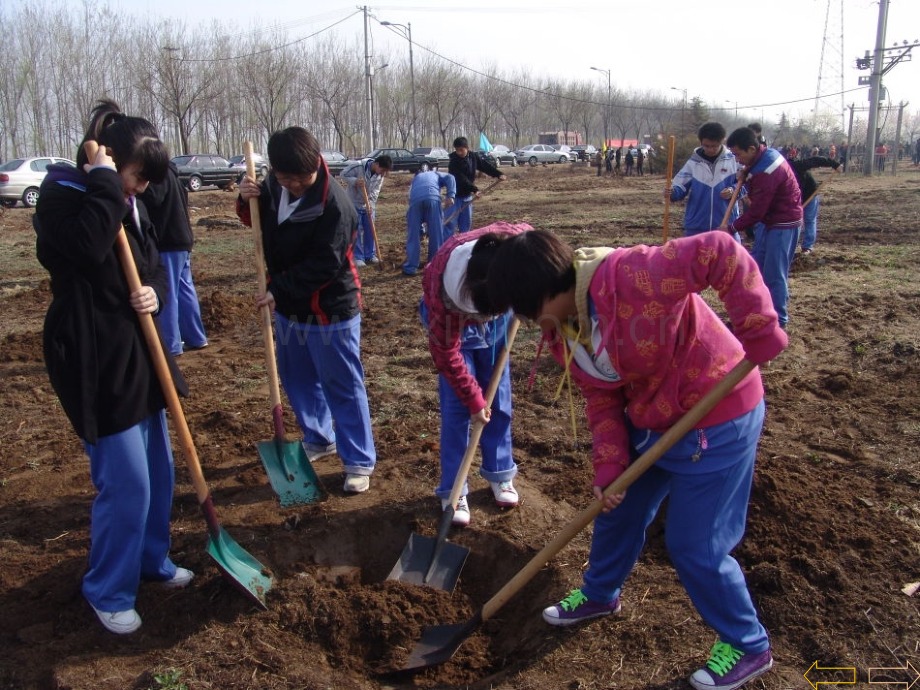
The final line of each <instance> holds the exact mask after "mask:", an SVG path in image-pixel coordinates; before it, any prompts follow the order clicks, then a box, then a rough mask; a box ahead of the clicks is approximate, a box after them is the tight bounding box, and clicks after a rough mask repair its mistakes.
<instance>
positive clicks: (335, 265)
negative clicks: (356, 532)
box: [236, 127, 377, 493]
mask: <svg viewBox="0 0 920 690" xmlns="http://www.w3.org/2000/svg"><path fill="white" fill-rule="evenodd" d="M268 159H269V162H270V163H271V172H269V174H268V176H267V177H266V178H265V179H264V180H263V181H262V183H261V184H259V183H258V182H256V181H255V180H253V179H252V178H251V177H248V176H246V177H244V178H243V179H242V181H241V182H240V198H239V199H238V200H237V207H236V212H237V215H238V216H239V217H240V220H242V222H243V223H244V224H246V225H251V223H252V218H251V217H250V209H249V200H250V199H256V198H257V199H258V200H259V211H260V219H261V223H262V246H263V252H264V255H265V265H266V270H267V280H268V285H267V288H268V289H267V291H266V293H265V296H264V297H259V298H257V299H256V306H257V307H258V308H262V307H263V306H265V305H268V306H269V307H271V308H272V309H273V310H274V312H275V351H276V356H277V360H278V373H279V376H280V378H281V384H282V386H283V387H284V391H285V392H286V393H287V396H288V399H289V400H290V401H291V407H292V408H293V410H294V414H295V415H296V417H297V421H298V423H299V424H300V428H301V430H302V431H303V444H304V450H305V451H306V453H307V457H308V458H309V459H310V461H311V462H312V461H314V460H317V459H319V458H320V457H323V456H325V455H330V454H332V453H335V452H338V454H339V457H341V458H342V463H343V465H344V469H345V484H344V487H343V490H344V491H345V492H346V493H362V492H364V491H367V490H368V488H369V487H370V476H371V474H373V472H374V466H375V465H376V462H377V454H376V451H375V449H374V439H373V436H372V434H371V416H370V408H369V406H368V401H367V390H366V389H365V387H364V367H363V366H362V365H361V295H360V291H361V282H360V280H359V278H358V271H357V269H356V268H355V260H354V256H353V250H354V244H355V237H356V235H357V230H358V214H357V212H356V211H355V208H354V205H353V204H352V203H351V202H350V201H349V199H348V195H347V194H346V192H345V190H344V189H342V187H341V186H340V185H339V184H337V183H336V182H335V181H334V180H333V179H332V177H331V176H330V175H329V169H328V168H327V167H326V162H325V161H324V160H323V157H322V156H321V155H320V146H319V142H318V141H317V140H316V138H315V137H314V136H313V135H312V134H311V133H310V132H308V131H307V130H305V129H303V128H302V127H288V128H287V129H285V130H282V131H279V132H275V133H274V134H272V135H271V137H270V138H269V140H268ZM333 422H334V423H335V427H334V428H333Z"/></svg>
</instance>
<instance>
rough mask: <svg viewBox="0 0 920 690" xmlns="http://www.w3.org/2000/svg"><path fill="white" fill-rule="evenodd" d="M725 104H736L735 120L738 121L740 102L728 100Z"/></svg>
mask: <svg viewBox="0 0 920 690" xmlns="http://www.w3.org/2000/svg"><path fill="white" fill-rule="evenodd" d="M725 102H726V103H734V104H735V119H736V120H737V119H738V101H729V100H726V101H725Z"/></svg>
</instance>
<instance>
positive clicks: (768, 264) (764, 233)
mask: <svg viewBox="0 0 920 690" xmlns="http://www.w3.org/2000/svg"><path fill="white" fill-rule="evenodd" d="M798 244H799V228H766V227H764V226H762V225H760V226H758V227H757V228H756V229H755V231H754V246H753V247H752V248H751V256H753V257H754V261H756V262H757V267H758V268H759V269H760V272H761V274H763V281H764V283H766V286H767V289H768V290H769V291H770V297H771V298H772V299H773V308H774V309H775V310H776V314H777V316H778V317H779V325H780V326H782V327H783V328H785V327H786V324H787V323H788V322H789V312H788V311H787V309H786V305H787V304H788V302H789V269H790V267H791V266H792V260H793V259H794V258H795V248H796V247H797V246H798Z"/></svg>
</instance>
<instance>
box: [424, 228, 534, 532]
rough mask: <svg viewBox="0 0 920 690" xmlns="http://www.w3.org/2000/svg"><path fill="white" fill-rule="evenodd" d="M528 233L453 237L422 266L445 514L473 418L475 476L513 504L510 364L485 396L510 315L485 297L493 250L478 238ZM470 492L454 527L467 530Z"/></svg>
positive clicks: (502, 501) (501, 502)
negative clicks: (478, 458)
mask: <svg viewBox="0 0 920 690" xmlns="http://www.w3.org/2000/svg"><path fill="white" fill-rule="evenodd" d="M530 229H531V227H530V226H529V225H525V224H518V225H511V224H509V223H495V224H493V225H488V226H486V227H484V228H480V229H478V230H473V231H471V232H466V233H463V234H460V235H451V236H450V237H449V238H448V239H447V241H446V242H445V243H444V244H442V245H441V248H440V249H439V250H438V251H437V253H436V254H435V255H434V258H433V259H432V260H431V262H430V263H429V264H428V266H427V267H426V268H425V274H424V276H423V278H422V288H423V290H424V297H423V298H422V302H421V304H420V306H419V310H420V312H421V317H422V323H424V324H425V326H426V328H427V330H428V349H429V350H430V352H431V358H432V359H433V360H434V363H435V366H436V367H437V369H438V395H439V399H440V405H441V481H440V484H439V485H438V488H437V489H436V490H435V493H436V494H437V496H438V497H439V498H440V499H441V504H442V505H441V509H442V510H447V509H448V507H449V506H448V499H449V497H450V494H451V489H452V488H453V485H454V480H455V479H456V477H457V472H458V470H459V468H460V466H461V464H462V461H463V456H464V452H465V451H466V447H467V444H468V442H469V439H470V426H471V423H472V422H473V421H477V420H478V421H479V422H480V423H482V424H485V426H484V427H483V430H482V437H481V440H480V444H479V447H480V449H481V450H482V468H481V470H480V474H481V475H482V477H483V478H484V479H485V480H486V481H488V482H489V486H490V487H491V489H492V495H493V496H494V498H495V503H496V504H497V505H498V506H499V507H501V508H513V507H514V506H516V505H517V504H518V493H517V491H516V490H515V488H514V484H513V483H512V480H513V479H514V476H515V475H516V474H517V464H516V463H515V462H514V457H512V454H511V373H510V371H511V370H510V364H509V363H508V362H507V360H506V362H505V368H504V371H503V372H502V374H501V380H500V383H499V386H498V389H497V391H496V394H495V400H494V402H493V404H492V406H491V407H489V406H487V405H486V400H485V397H484V394H483V391H484V390H486V389H487V388H488V386H489V382H490V381H491V379H492V374H493V368H494V367H493V362H494V361H495V358H496V356H497V354H498V352H499V351H500V350H501V349H502V347H503V346H504V344H505V339H506V336H507V330H508V327H509V326H510V323H511V319H512V318H513V315H512V314H511V313H510V312H508V310H507V308H504V309H497V310H496V309H493V308H492V307H491V305H490V303H489V301H488V300H487V299H486V296H485V294H486V275H487V270H488V267H489V264H490V263H491V260H492V256H493V254H494V251H495V249H496V247H497V244H496V242H495V241H494V240H493V241H487V242H482V241H481V239H480V238H482V237H483V236H484V235H486V234H488V235H489V236H490V237H492V238H494V237H496V236H506V235H514V234H517V233H521V232H524V231H526V230H530ZM467 490H468V487H467V486H466V485H464V487H463V489H462V491H461V494H460V499H459V501H458V504H457V506H456V509H455V510H454V517H453V524H455V525H458V526H466V525H468V524H470V508H469V503H468V502H467V499H466V494H467Z"/></svg>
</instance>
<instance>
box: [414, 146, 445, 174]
mask: <svg viewBox="0 0 920 690" xmlns="http://www.w3.org/2000/svg"><path fill="white" fill-rule="evenodd" d="M412 153H414V154H415V155H416V156H421V157H422V158H434V159H435V160H436V161H437V165H436V166H435V169H436V170H437V169H440V168H443V169H444V170H445V171H446V170H447V166H448V165H450V153H448V151H447V149H442V148H440V147H438V146H419V147H418V148H414V149H412Z"/></svg>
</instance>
